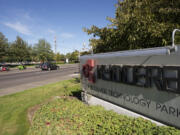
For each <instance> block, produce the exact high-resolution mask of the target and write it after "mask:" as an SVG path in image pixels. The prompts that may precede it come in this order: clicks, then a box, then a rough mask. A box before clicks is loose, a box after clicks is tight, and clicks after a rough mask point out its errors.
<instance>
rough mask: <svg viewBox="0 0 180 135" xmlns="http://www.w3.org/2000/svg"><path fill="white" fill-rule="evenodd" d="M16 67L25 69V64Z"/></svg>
mask: <svg viewBox="0 0 180 135" xmlns="http://www.w3.org/2000/svg"><path fill="white" fill-rule="evenodd" d="M18 69H19V70H24V69H26V66H24V65H19V66H18Z"/></svg>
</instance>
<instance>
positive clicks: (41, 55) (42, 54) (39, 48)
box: [34, 39, 54, 62]
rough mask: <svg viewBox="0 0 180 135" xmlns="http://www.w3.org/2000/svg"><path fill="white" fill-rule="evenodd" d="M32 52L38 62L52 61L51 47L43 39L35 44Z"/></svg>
mask: <svg viewBox="0 0 180 135" xmlns="http://www.w3.org/2000/svg"><path fill="white" fill-rule="evenodd" d="M34 50H35V53H36V55H37V58H38V60H39V61H42V62H44V61H51V60H53V57H54V56H53V55H54V54H53V51H52V50H51V45H50V43H48V42H47V41H46V40H45V39H40V40H39V41H38V43H37V44H35V45H34Z"/></svg>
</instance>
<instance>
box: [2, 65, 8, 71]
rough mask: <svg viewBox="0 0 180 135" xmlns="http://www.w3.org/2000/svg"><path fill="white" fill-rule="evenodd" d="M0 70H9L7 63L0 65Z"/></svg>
mask: <svg viewBox="0 0 180 135" xmlns="http://www.w3.org/2000/svg"><path fill="white" fill-rule="evenodd" d="M0 71H9V67H8V66H7V65H0Z"/></svg>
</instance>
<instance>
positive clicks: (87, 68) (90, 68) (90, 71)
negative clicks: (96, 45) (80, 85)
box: [82, 59, 96, 83]
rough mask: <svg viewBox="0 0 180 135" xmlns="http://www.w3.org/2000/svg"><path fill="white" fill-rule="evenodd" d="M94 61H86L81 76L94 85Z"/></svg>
mask: <svg viewBox="0 0 180 135" xmlns="http://www.w3.org/2000/svg"><path fill="white" fill-rule="evenodd" d="M94 67H95V61H94V60H93V59H89V60H87V61H86V64H84V65H83V69H82V70H83V75H84V77H86V78H88V81H89V82H91V83H95V80H96V79H95V74H94Z"/></svg>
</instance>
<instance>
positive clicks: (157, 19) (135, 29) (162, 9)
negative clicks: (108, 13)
mask: <svg viewBox="0 0 180 135" xmlns="http://www.w3.org/2000/svg"><path fill="white" fill-rule="evenodd" d="M178 18H180V1H174V0H170V1H168V0H154V1H148V0H134V1H132V0H124V1H119V2H118V3H117V4H116V13H115V18H110V17H109V18H107V19H108V20H109V21H110V22H111V25H108V26H107V27H103V28H98V27H96V26H92V27H91V28H90V29H84V31H85V32H87V34H92V35H93V36H94V38H92V39H90V45H91V46H92V47H93V51H94V52H95V53H97V52H108V51H120V50H129V49H139V48H149V47H157V46H166V45H170V44H171V40H172V39H171V34H172V31H173V29H175V28H180V21H179V20H178ZM179 41H180V36H177V38H176V42H179Z"/></svg>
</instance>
